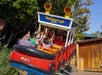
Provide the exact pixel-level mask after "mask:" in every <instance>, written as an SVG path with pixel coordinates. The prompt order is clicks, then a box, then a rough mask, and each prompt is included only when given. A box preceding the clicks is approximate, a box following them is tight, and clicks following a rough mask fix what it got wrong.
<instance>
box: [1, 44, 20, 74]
mask: <svg viewBox="0 0 102 75" xmlns="http://www.w3.org/2000/svg"><path fill="white" fill-rule="evenodd" d="M10 53H11V50H9V49H8V48H7V46H6V45H5V46H4V47H3V49H2V50H0V75H19V73H20V70H19V69H17V68H14V67H12V66H10V64H9V55H10Z"/></svg>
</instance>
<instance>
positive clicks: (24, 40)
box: [18, 33, 34, 47]
mask: <svg viewBox="0 0 102 75" xmlns="http://www.w3.org/2000/svg"><path fill="white" fill-rule="evenodd" d="M29 39H30V34H29V33H28V34H26V35H25V36H24V37H23V38H22V39H20V40H19V42H18V43H19V44H20V45H25V46H29V47H34V45H33V44H32V43H31V42H30V41H29Z"/></svg>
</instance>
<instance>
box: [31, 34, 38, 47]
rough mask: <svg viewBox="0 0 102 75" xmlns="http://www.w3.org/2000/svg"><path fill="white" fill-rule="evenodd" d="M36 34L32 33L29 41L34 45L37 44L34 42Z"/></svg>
mask: <svg viewBox="0 0 102 75" xmlns="http://www.w3.org/2000/svg"><path fill="white" fill-rule="evenodd" d="M36 36H37V33H34V34H33V36H32V37H31V38H30V42H31V43H32V44H33V45H34V46H35V45H36V44H37V42H36Z"/></svg>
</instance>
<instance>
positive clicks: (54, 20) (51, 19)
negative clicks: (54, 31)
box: [39, 14, 71, 27]
mask: <svg viewBox="0 0 102 75" xmlns="http://www.w3.org/2000/svg"><path fill="white" fill-rule="evenodd" d="M39 16H40V21H42V22H46V23H51V24H56V25H58V26H65V27H70V23H71V20H70V19H66V18H60V17H56V16H51V15H46V14H39Z"/></svg>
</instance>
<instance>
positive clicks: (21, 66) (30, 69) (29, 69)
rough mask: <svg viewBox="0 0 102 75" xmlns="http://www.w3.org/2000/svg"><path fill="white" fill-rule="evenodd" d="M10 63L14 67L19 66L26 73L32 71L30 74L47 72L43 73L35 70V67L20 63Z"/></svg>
mask: <svg viewBox="0 0 102 75" xmlns="http://www.w3.org/2000/svg"><path fill="white" fill-rule="evenodd" d="M10 65H12V66H14V67H16V68H20V69H22V70H25V71H27V72H28V73H27V75H29V74H30V73H32V74H31V75H47V74H45V73H42V72H40V71H37V70H35V69H32V68H30V67H27V66H24V65H21V64H17V63H10Z"/></svg>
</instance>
